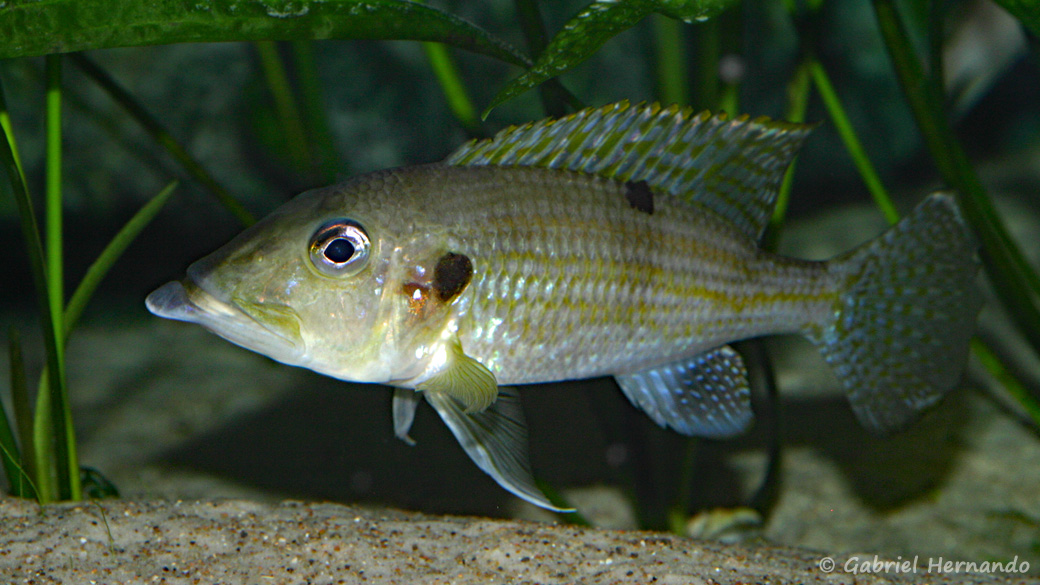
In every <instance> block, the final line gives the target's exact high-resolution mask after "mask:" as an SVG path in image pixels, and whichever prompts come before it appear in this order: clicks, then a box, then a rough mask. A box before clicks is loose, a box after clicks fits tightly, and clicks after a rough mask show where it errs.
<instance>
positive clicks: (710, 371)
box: [614, 345, 754, 438]
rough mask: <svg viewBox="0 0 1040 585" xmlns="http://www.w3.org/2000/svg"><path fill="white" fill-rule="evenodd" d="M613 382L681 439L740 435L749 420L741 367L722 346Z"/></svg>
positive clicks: (744, 374)
mask: <svg viewBox="0 0 1040 585" xmlns="http://www.w3.org/2000/svg"><path fill="white" fill-rule="evenodd" d="M614 378H615V379H616V380H617V382H618V385H619V386H621V390H622V391H624V393H625V396H627V397H628V399H629V400H630V401H632V404H634V405H636V406H637V407H638V408H640V409H641V410H643V412H645V413H646V414H647V415H649V416H650V418H652V419H653V420H654V422H656V423H657V424H659V425H661V426H662V427H665V426H667V427H671V428H672V429H674V430H675V431H677V432H679V433H682V434H684V435H695V436H701V437H716V438H720V437H731V436H734V435H737V434H739V433H741V432H743V431H744V430H745V429H746V428H747V427H748V425H749V424H750V423H751V420H752V418H753V416H754V415H753V413H752V411H751V390H750V388H749V386H748V377H747V369H746V368H745V367H744V361H743V359H741V357H740V354H739V353H737V352H736V350H734V349H733V348H732V347H730V346H728V345H724V346H722V347H718V348H716V349H713V350H710V351H706V352H704V353H702V354H700V355H697V356H694V357H693V358H691V359H688V360H683V361H679V362H675V363H671V364H666V365H664V366H661V367H658V368H654V369H651V370H645V371H642V372H637V373H635V374H622V375H617V376H614Z"/></svg>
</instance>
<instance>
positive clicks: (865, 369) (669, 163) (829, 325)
mask: <svg viewBox="0 0 1040 585" xmlns="http://www.w3.org/2000/svg"><path fill="white" fill-rule="evenodd" d="M806 133H807V129H806V128H805V127H800V126H796V125H790V124H783V123H778V122H770V121H765V120H755V121H749V120H746V119H738V120H734V121H728V120H725V119H724V118H719V117H715V118H713V117H709V116H705V115H699V116H694V115H692V114H691V113H690V112H686V111H683V110H678V109H676V108H669V109H661V108H659V107H656V106H643V105H640V106H629V105H628V104H624V103H622V104H615V105H613V106H608V107H606V108H601V109H596V110H583V111H582V112H579V113H577V114H574V115H572V116H570V117H568V118H563V119H561V120H547V121H543V122H540V123H537V124H533V125H528V126H525V127H521V128H512V129H508V130H506V131H503V132H502V133H500V134H499V135H498V136H496V137H495V138H494V139H491V140H488V141H480V142H473V143H470V144H467V145H466V146H464V147H463V148H461V149H460V150H459V151H458V152H456V154H454V155H453V156H452V157H449V159H448V160H447V161H446V162H445V163H438V164H431V165H423V166H417V167H408V168H401V169H393V170H387V171H380V172H376V173H371V174H367V175H362V176H359V177H355V178H353V179H351V180H349V181H347V182H345V183H342V184H338V185H333V186H330V187H326V188H323V189H318V190H314V191H310V192H308V193H305V194H302V195H300V196H298V197H297V198H296V199H294V200H293V201H291V202H289V203H287V204H286V205H285V206H283V207H282V208H280V209H279V210H277V211H276V212H274V213H273V214H272V215H270V216H269V217H267V218H265V219H264V220H262V221H261V222H259V223H258V224H256V225H255V226H253V227H251V228H249V229H247V230H246V231H245V232H243V233H242V234H240V235H239V236H238V237H236V238H235V239H234V240H232V241H231V242H229V243H228V244H227V245H225V246H224V247H222V248H221V249H219V250H217V251H216V252H214V253H213V254H211V255H210V256H207V257H206V258H204V259H202V260H200V261H198V262H196V263H195V264H193V265H192V266H191V267H190V268H189V269H188V274H187V277H186V278H185V279H183V280H182V281H176V282H171V283H169V284H167V285H165V286H163V287H162V288H160V289H159V290H157V291H156V292H154V293H152V295H150V296H149V299H148V306H149V308H150V310H152V311H153V312H154V313H156V314H158V315H161V316H164V317H169V318H173V319H180V320H184V321H190V322H196V323H199V324H202V325H203V326H205V327H207V328H209V329H210V330H212V331H214V332H215V333H217V334H219V335H221V336H223V337H225V338H227V339H229V340H230V341H232V342H234V343H237V344H239V345H242V346H244V347H247V348H249V349H253V350H255V351H258V352H260V353H263V354H265V355H268V356H270V357H272V358H274V359H276V360H279V361H282V362H285V363H287V364H292V365H298V366H303V367H307V368H310V369H313V370H315V371H318V372H321V373H323V374H327V375H330V376H333V377H336V378H340V379H344V380H351V381H357V382H374V383H380V384H387V385H390V386H393V387H395V388H397V389H398V390H397V391H396V393H395V399H394V420H395V428H396V430H397V434H398V436H399V437H401V438H402V439H405V440H411V439H410V438H409V437H408V430H409V427H410V425H411V420H412V417H413V415H414V411H415V408H416V405H417V404H418V397H419V396H420V394H421V395H424V396H425V397H426V398H427V399H428V401H429V402H430V403H431V404H432V405H433V406H434V408H435V409H436V410H437V411H438V413H439V414H440V415H441V417H442V418H443V419H444V421H445V422H446V423H447V424H448V425H449V427H450V428H451V429H452V431H453V432H454V433H455V435H456V437H457V438H458V439H459V440H460V442H461V443H462V445H463V447H464V448H465V449H466V450H467V452H468V453H469V454H470V456H471V457H472V458H473V459H474V461H475V462H476V463H477V464H478V465H479V466H480V467H481V468H482V469H484V470H485V471H486V472H488V473H489V474H490V475H491V476H492V477H494V478H495V479H496V480H497V481H498V482H499V483H500V484H501V485H503V487H505V488H506V489H509V490H510V491H512V492H513V493H515V494H517V495H519V496H520V497H523V498H525V499H527V500H529V501H532V502H534V503H536V504H539V505H542V506H545V507H549V508H552V505H551V504H549V502H548V501H547V500H546V499H545V498H544V496H543V495H542V494H541V493H540V492H539V491H538V489H537V488H536V487H534V484H533V481H532V480H531V478H530V472H529V471H528V467H527V456H526V438H525V430H524V424H523V419H522V415H521V413H520V410H519V404H518V402H517V394H516V392H515V390H513V389H510V388H504V387H503V386H509V385H515V384H528V383H535V382H550V381H557V380H567V379H576V378H588V377H594V376H604V375H611V376H615V378H616V379H617V381H618V383H619V385H620V387H621V389H622V390H623V391H624V392H625V394H626V395H627V396H628V397H629V399H631V400H632V402H633V403H634V404H635V405H636V406H638V407H639V408H641V409H642V410H644V411H645V412H646V413H647V414H649V415H650V416H651V417H652V418H653V419H654V420H655V421H657V422H658V423H659V424H661V425H664V426H669V427H671V428H673V429H675V430H677V431H679V432H682V433H685V434H695V435H705V436H716V437H718V436H729V435H733V434H736V433H738V432H740V431H742V430H743V429H744V428H746V426H747V425H748V423H749V422H750V420H751V409H750V401H749V397H748V394H749V391H748V387H747V375H746V371H745V368H744V365H743V362H742V360H741V358H740V356H739V354H737V353H736V352H735V351H733V350H732V349H731V348H730V347H729V346H728V345H726V344H727V343H729V342H731V341H734V340H739V339H745V338H749V337H756V336H761V335H768V334H778V333H799V334H803V335H805V336H807V337H808V338H809V339H811V340H812V341H813V342H814V343H816V344H817V346H818V347H819V348H820V350H821V353H822V354H823V357H824V358H825V359H826V360H827V361H828V362H830V363H831V365H832V366H833V367H834V369H835V372H836V373H837V375H838V378H839V380H840V381H841V382H842V383H843V385H844V386H845V388H846V390H847V391H848V393H849V397H850V400H851V402H852V405H853V408H854V410H855V412H856V414H857V416H858V417H859V418H860V420H861V421H862V422H863V423H864V424H865V425H866V426H868V427H869V428H871V429H874V430H877V431H882V432H883V431H887V430H891V429H894V428H898V427H901V426H903V425H905V424H906V423H907V422H908V421H909V420H911V418H912V417H913V416H914V414H915V413H916V412H917V411H919V410H920V409H922V408H924V407H926V406H928V405H930V404H932V403H934V402H935V401H937V400H938V399H939V398H940V397H941V396H942V395H943V394H944V393H945V392H946V391H947V390H949V388H950V387H952V386H953V385H954V384H955V383H956V381H957V379H958V377H959V375H960V370H961V367H962V366H961V365H960V364H963V362H964V358H965V353H966V348H967V342H968V339H969V337H970V335H971V330H972V325H973V321H974V316H975V314H976V313H977V310H978V306H979V300H978V294H977V291H976V289H975V283H974V280H975V274H976V271H977V262H976V261H975V258H974V250H973V243H972V240H971V237H970V235H969V234H968V233H967V231H966V229H965V227H964V224H963V221H962V220H961V218H960V215H959V213H958V210H957V208H956V204H955V203H954V201H953V199H952V197H951V196H950V195H947V194H936V195H932V196H930V197H928V198H926V199H925V200H924V202H923V203H921V204H920V205H919V206H918V208H917V209H916V210H915V211H914V212H913V213H911V214H910V215H909V216H908V217H907V218H906V219H904V221H903V222H901V223H900V224H899V225H897V226H895V227H894V228H892V229H891V230H890V231H889V232H886V233H885V234H883V235H882V236H881V237H879V238H878V239H877V240H874V241H873V242H870V243H867V244H865V245H864V246H862V247H861V248H859V249H857V250H854V251H852V252H850V253H848V254H846V255H844V256H842V257H840V258H837V259H834V260H832V261H828V262H811V261H804V260H797V259H791V258H785V257H780V256H776V255H773V254H770V253H768V252H765V251H763V250H762V249H761V248H760V247H759V246H758V239H759V238H760V236H761V234H762V231H763V230H764V228H765V223H766V221H767V219H768V217H769V214H770V212H771V209H772V204H773V200H774V198H775V192H776V189H777V187H778V185H779V181H780V178H781V177H782V174H783V171H784V169H785V168H786V166H787V165H788V163H789V161H790V158H791V157H792V156H793V154H794V153H795V152H796V151H797V148H798V146H799V144H800V143H801V140H802V139H803V138H804V136H805V134H806Z"/></svg>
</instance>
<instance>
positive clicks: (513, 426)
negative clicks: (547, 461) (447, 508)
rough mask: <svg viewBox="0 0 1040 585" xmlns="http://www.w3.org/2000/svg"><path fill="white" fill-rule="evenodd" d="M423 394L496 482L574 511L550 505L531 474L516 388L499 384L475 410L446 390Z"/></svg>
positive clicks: (549, 507)
mask: <svg viewBox="0 0 1040 585" xmlns="http://www.w3.org/2000/svg"><path fill="white" fill-rule="evenodd" d="M424 394H425V395H426V400H427V401H429V403H430V404H431V405H433V408H434V409H435V410H436V411H437V414H439V415H440V416H441V419H442V420H444V423H445V424H447V425H448V428H449V429H451V432H452V433H453V434H454V435H455V438H456V439H458V441H459V444H460V445H462V448H463V449H464V450H465V451H466V454H467V455H469V456H470V459H472V460H473V462H474V463H476V464H477V467H480V468H481V469H482V470H484V472H485V473H487V474H488V475H490V476H491V477H492V478H493V479H494V480H495V481H496V482H498V485H500V486H502V487H503V488H505V489H507V490H509V491H510V492H512V493H513V494H515V495H516V496H518V497H520V498H522V499H524V500H527V501H528V502H531V503H532V504H534V505H536V506H540V507H542V508H545V509H547V510H553V511H556V512H573V510H570V509H564V508H557V507H556V506H553V505H552V503H551V502H549V500H548V499H547V498H546V497H545V495H544V494H543V493H542V492H541V490H539V489H538V487H537V486H536V485H535V483H534V478H533V477H531V464H530V462H529V461H528V457H527V425H526V424H525V423H524V415H523V411H522V410H521V408H520V394H519V393H518V392H517V390H516V388H511V387H502V388H500V389H499V393H498V400H496V401H495V403H494V404H492V405H491V406H490V407H489V408H487V409H486V410H484V411H482V412H475V413H471V412H468V411H466V410H465V409H464V408H463V406H462V405H461V404H460V403H459V401H458V400H456V399H455V398H453V397H452V396H450V395H448V394H446V393H443V392H435V391H426V392H425V393H424Z"/></svg>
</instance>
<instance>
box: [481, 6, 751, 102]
mask: <svg viewBox="0 0 1040 585" xmlns="http://www.w3.org/2000/svg"><path fill="white" fill-rule="evenodd" d="M735 1H736V0H626V1H624V2H618V1H616V0H596V1H595V2H592V3H591V4H589V5H588V6H586V7H585V8H584V9H583V10H582V11H581V12H579V13H578V14H577V15H575V16H574V17H573V18H571V19H570V20H569V21H568V22H567V24H565V25H563V28H562V29H561V30H560V32H558V33H557V34H556V36H555V37H553V39H552V41H551V42H550V43H549V45H548V46H547V47H546V48H545V51H543V52H542V54H541V55H540V56H539V57H538V60H537V61H536V62H535V64H534V66H532V67H531V68H530V69H529V70H528V71H527V72H525V73H523V74H521V75H520V76H519V77H517V78H516V79H514V80H513V81H511V82H509V84H508V85H507V86H506V87H505V88H504V89H502V91H500V92H498V95H496V96H495V98H494V99H493V100H491V105H490V106H488V108H487V110H485V111H484V117H485V118H486V117H487V115H488V113H489V112H490V111H491V110H492V109H494V108H495V107H496V106H498V105H499V104H501V103H503V102H506V101H508V100H510V99H512V98H514V97H516V96H518V95H520V94H522V93H524V92H525V91H527V90H529V89H531V88H533V87H535V86H537V85H538V84H540V83H542V82H544V81H545V80H547V79H550V78H552V77H555V76H557V75H559V74H560V73H563V72H564V71H567V70H568V69H571V68H572V67H575V66H576V65H578V64H580V63H583V62H585V61H586V60H587V59H589V57H591V56H592V55H593V54H594V53H595V52H596V51H597V50H599V48H600V47H602V46H603V44H604V43H606V42H607V41H609V40H610V39H611V38H613V37H614V36H616V35H617V34H618V33H621V32H624V31H625V30H628V29H629V28H631V27H633V26H635V25H636V24H637V23H638V22H639V21H641V20H643V18H645V17H646V16H647V15H649V14H650V13H652V12H660V13H661V14H664V15H665V16H669V17H671V18H678V19H680V20H683V21H686V22H693V21H704V20H707V19H708V18H710V17H712V16H714V15H716V14H718V13H719V12H721V11H722V10H724V9H725V8H726V7H727V6H729V5H730V4H733V3H734V2H735Z"/></svg>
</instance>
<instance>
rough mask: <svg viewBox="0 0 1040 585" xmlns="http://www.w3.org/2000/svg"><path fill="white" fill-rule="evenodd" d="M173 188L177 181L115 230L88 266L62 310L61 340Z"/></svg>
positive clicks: (160, 207)
mask: <svg viewBox="0 0 1040 585" xmlns="http://www.w3.org/2000/svg"><path fill="white" fill-rule="evenodd" d="M176 188H177V181H173V182H171V183H170V184H169V185H166V187H165V188H163V190H162V191H160V192H159V194H158V195H156V196H155V197H152V199H151V200H150V201H148V203H145V204H144V206H143V207H141V209H139V210H138V211H137V213H135V214H134V216H133V217H131V218H130V221H128V222H126V225H124V226H123V229H121V230H119V233H117V234H116V235H115V236H114V237H113V238H112V241H111V242H109V243H108V245H107V246H105V249H104V250H102V251H101V254H100V255H99V256H98V258H97V260H95V261H94V263H93V264H91V265H90V268H88V269H87V273H86V274H85V275H83V280H81V281H80V282H79V286H77V287H76V292H74V293H72V298H71V299H70V300H69V304H68V306H67V307H65V336H66V337H68V335H69V333H70V332H71V331H72V327H73V326H74V325H75V324H76V321H78V320H79V317H80V315H82V314H83V309H84V307H86V305H87V302H89V301H90V297H91V296H93V294H94V291H95V290H96V289H97V287H98V285H99V284H101V279H103V278H104V277H105V274H107V273H108V270H109V269H110V268H112V265H113V264H115V262H116V260H117V259H118V258H119V257H120V256H121V255H122V254H123V252H124V251H126V248H127V247H128V246H129V245H130V243H131V242H133V241H134V238H136V237H137V236H138V234H140V233H141V231H142V230H144V228H145V227H147V226H148V224H149V223H150V222H151V221H152V219H153V218H154V217H155V215H156V214H157V213H159V210H160V209H162V208H163V205H166V202H167V201H169V199H170V195H172V194H173V190H174V189H176Z"/></svg>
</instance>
